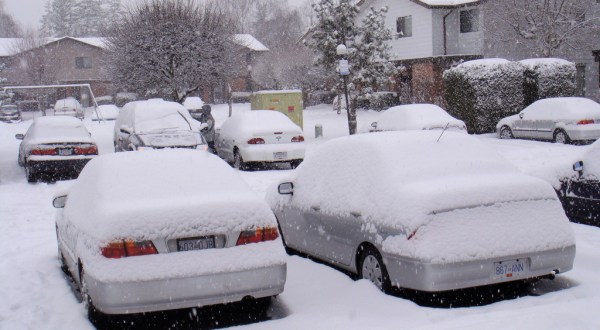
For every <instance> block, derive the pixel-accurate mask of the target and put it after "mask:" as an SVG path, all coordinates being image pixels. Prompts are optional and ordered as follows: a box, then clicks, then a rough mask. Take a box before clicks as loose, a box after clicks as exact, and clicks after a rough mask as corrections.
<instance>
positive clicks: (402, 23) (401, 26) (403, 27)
mask: <svg viewBox="0 0 600 330" xmlns="http://www.w3.org/2000/svg"><path fill="white" fill-rule="evenodd" d="M396 32H398V34H397V36H398V38H407V37H412V16H403V17H398V19H397V20H396Z"/></svg>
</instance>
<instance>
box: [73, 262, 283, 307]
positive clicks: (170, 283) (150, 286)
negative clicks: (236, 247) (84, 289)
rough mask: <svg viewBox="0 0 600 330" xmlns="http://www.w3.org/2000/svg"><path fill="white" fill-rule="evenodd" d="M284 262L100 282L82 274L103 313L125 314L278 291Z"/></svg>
mask: <svg viewBox="0 0 600 330" xmlns="http://www.w3.org/2000/svg"><path fill="white" fill-rule="evenodd" d="M286 272H287V266H286V264H285V263H283V264H278V265H272V266H268V267H262V268H254V269H249V270H243V271H236V272H222V273H217V274H207V275H199V276H191V277H184V278H167V279H156V280H144V281H127V282H103V281H100V280H97V279H95V278H94V277H92V276H90V275H88V274H87V273H86V274H85V275H84V276H85V280H86V283H88V290H89V294H90V297H91V299H92V301H93V303H94V305H95V306H96V308H98V309H99V310H100V311H102V312H103V313H106V314H128V313H142V312H154V311H161V310H170V309H180V308H191V307H200V306H206V305H215V304H223V303H230V302H236V301H240V300H242V299H243V298H245V297H253V298H262V297H269V296H274V295H277V294H280V293H281V292H283V288H284V285H285V280H286Z"/></svg>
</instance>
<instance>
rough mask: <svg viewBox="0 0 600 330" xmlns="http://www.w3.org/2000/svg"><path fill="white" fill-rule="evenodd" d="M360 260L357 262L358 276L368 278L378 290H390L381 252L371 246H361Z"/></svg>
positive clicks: (390, 286)
mask: <svg viewBox="0 0 600 330" xmlns="http://www.w3.org/2000/svg"><path fill="white" fill-rule="evenodd" d="M360 249H361V250H362V251H360V259H359V260H360V262H359V264H358V277H359V278H360V279H366V280H369V281H370V282H371V283H373V284H375V286H376V287H377V288H379V290H381V291H383V292H386V293H387V292H390V291H391V288H392V284H391V282H390V276H389V275H388V272H387V270H386V269H385V265H384V264H383V259H382V258H381V254H380V253H379V251H377V249H375V248H374V247H372V246H368V245H367V246H361V248H360Z"/></svg>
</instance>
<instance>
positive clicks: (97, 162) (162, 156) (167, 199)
mask: <svg viewBox="0 0 600 330" xmlns="http://www.w3.org/2000/svg"><path fill="white" fill-rule="evenodd" d="M68 196H69V197H68V201H67V204H66V207H65V209H64V212H65V216H66V217H68V218H69V219H71V220H72V221H73V222H74V224H75V225H76V226H77V227H79V230H81V231H82V232H85V233H87V234H89V235H90V236H92V237H93V239H94V240H97V241H109V240H112V239H119V238H135V239H155V238H164V237H192V236H202V235H216V234H226V233H229V232H232V231H240V230H246V229H251V228H255V227H257V226H276V221H275V217H274V216H273V214H272V212H271V210H270V209H269V207H268V206H267V204H266V203H264V201H262V200H261V199H260V198H259V197H258V196H256V194H255V193H254V192H253V191H252V190H251V189H250V188H249V187H248V186H247V185H246V184H245V183H244V182H243V181H242V180H241V178H240V177H239V175H238V174H237V173H236V172H235V171H234V170H233V169H231V168H230V167H229V166H228V165H227V164H226V163H224V162H223V161H222V160H220V159H219V158H218V157H216V156H214V155H211V154H209V153H206V152H202V151H197V150H160V151H144V152H130V153H117V154H110V155H104V156H100V157H97V158H96V159H94V160H92V161H91V162H89V163H88V164H87V165H86V167H85V168H84V170H83V171H82V172H81V175H80V176H79V179H78V180H77V181H76V182H75V183H74V184H73V186H72V187H71V189H70V190H69V194H68Z"/></svg>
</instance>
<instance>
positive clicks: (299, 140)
mask: <svg viewBox="0 0 600 330" xmlns="http://www.w3.org/2000/svg"><path fill="white" fill-rule="evenodd" d="M292 142H304V136H302V135H298V136H294V137H293V138H292Z"/></svg>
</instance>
